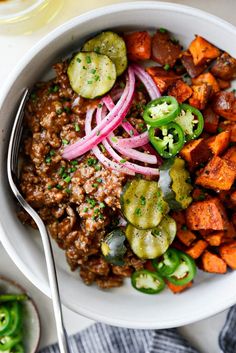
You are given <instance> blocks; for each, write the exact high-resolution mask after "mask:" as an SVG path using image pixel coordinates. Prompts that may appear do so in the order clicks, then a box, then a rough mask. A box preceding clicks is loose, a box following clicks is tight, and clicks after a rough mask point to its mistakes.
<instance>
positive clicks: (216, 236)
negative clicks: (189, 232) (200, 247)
mask: <svg viewBox="0 0 236 353" xmlns="http://www.w3.org/2000/svg"><path fill="white" fill-rule="evenodd" d="M224 234H225V233H224V231H219V232H213V233H211V234H209V235H207V236H206V237H205V239H206V241H207V242H208V243H209V245H211V246H219V245H220V244H221V242H222V239H223V237H224Z"/></svg>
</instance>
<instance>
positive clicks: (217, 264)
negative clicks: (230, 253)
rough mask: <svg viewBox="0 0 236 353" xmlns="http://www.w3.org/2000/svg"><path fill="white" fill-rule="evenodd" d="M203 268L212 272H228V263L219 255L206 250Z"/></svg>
mask: <svg viewBox="0 0 236 353" xmlns="http://www.w3.org/2000/svg"><path fill="white" fill-rule="evenodd" d="M202 266H203V270H204V271H206V272H211V273H222V274H223V273H226V271H227V265H226V263H225V262H224V260H222V259H221V258H220V257H219V256H218V255H216V254H213V253H211V252H210V251H208V250H205V252H204V254H203V255H202Z"/></svg>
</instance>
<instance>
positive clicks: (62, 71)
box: [19, 63, 146, 288]
mask: <svg viewBox="0 0 236 353" xmlns="http://www.w3.org/2000/svg"><path fill="white" fill-rule="evenodd" d="M54 69H55V71H56V74H57V76H56V78H55V79H54V80H52V81H50V82H47V83H40V84H38V85H37V86H36V87H35V89H34V91H33V93H32V94H31V97H30V100H29V101H28V104H27V107H26V110H25V117H24V125H25V129H24V136H23V143H22V146H23V148H22V156H23V166H22V172H21V178H20V187H21V191H22V193H23V195H24V197H25V198H26V200H27V201H28V202H29V203H30V204H31V205H32V207H33V208H34V209H36V211H37V212H38V213H39V215H40V217H41V218H42V219H43V221H44V222H45V223H46V225H47V227H48V230H49V232H50V235H51V236H52V238H53V239H55V241H56V242H57V243H58V245H59V247H60V248H62V249H63V250H64V251H65V255H66V259H67V261H68V264H69V265H70V267H71V269H72V270H76V269H77V268H78V267H80V276H81V278H82V279H83V281H84V282H85V283H86V284H88V285H89V284H92V283H94V282H96V283H97V285H98V286H100V287H101V288H111V287H117V286H120V285H121V284H122V282H123V278H125V277H129V276H130V275H131V274H132V272H133V271H134V269H140V268H142V267H143V262H142V261H141V260H139V259H138V258H137V257H136V256H135V255H134V254H133V253H132V252H131V251H130V250H129V251H128V253H127V255H126V258H125V265H124V266H121V267H119V266H113V265H110V264H108V263H107V262H105V261H104V259H103V258H102V255H101V251H100V243H101V241H102V239H103V238H104V236H105V235H106V234H107V233H108V232H109V231H110V230H111V229H112V227H115V225H116V224H117V222H118V219H119V216H120V207H121V206H120V194H121V191H122V188H123V185H124V184H125V183H126V181H127V176H126V175H124V174H121V173H118V172H114V171H111V170H108V169H106V168H104V167H103V166H102V165H101V164H100V163H99V162H98V160H97V159H96V158H95V156H94V155H93V154H92V153H91V152H90V153H87V154H85V155H84V156H83V157H82V158H79V159H77V160H74V161H66V160H63V159H62V156H61V152H62V150H63V147H64V146H65V145H67V144H69V143H73V142H75V141H76V140H78V139H79V138H81V137H83V136H84V134H85V133H84V120H85V114H86V111H87V109H88V107H91V106H93V105H96V104H97V103H98V101H96V100H93V101H91V100H85V99H83V98H79V99H78V98H77V97H76V95H75V93H74V92H73V90H72V89H71V87H70V84H69V81H68V76H67V74H66V70H67V63H59V64H56V65H55V66H54ZM75 99H76V101H77V104H73V102H74V101H75ZM145 103H146V97H145V93H143V92H142V91H137V93H136V96H135V99H134V102H133V105H132V109H131V110H130V114H129V117H127V118H128V119H129V121H130V122H131V123H132V125H133V126H135V127H136V128H137V129H138V131H140V132H141V131H143V124H142V120H140V119H139V115H140V113H141V112H142V109H143V106H144V104H145ZM124 136H125V135H124ZM19 218H20V219H21V221H22V222H23V223H28V224H30V225H31V226H34V227H35V224H34V223H33V222H32V220H31V219H30V218H29V216H28V215H26V214H25V213H24V212H23V211H20V212H19ZM127 247H128V244H127Z"/></svg>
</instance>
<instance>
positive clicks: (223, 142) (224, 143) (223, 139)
mask: <svg viewBox="0 0 236 353" xmlns="http://www.w3.org/2000/svg"><path fill="white" fill-rule="evenodd" d="M229 142H230V132H229V131H223V132H221V133H219V134H218V135H215V136H212V137H210V138H209V139H207V144H208V146H209V148H210V150H211V151H212V153H213V154H215V155H216V156H218V155H220V154H221V153H222V152H223V151H224V150H226V148H227V147H228V145H229Z"/></svg>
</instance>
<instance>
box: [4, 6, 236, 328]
mask: <svg viewBox="0 0 236 353" xmlns="http://www.w3.org/2000/svg"><path fill="white" fill-rule="evenodd" d="M157 27H164V28H167V29H169V30H170V31H171V32H173V33H174V34H175V37H176V38H178V39H180V41H181V43H183V44H184V45H185V46H187V45H188V44H189V43H190V41H191V40H192V39H193V38H194V35H195V34H199V35H201V36H203V37H205V38H207V39H208V40H209V41H210V42H212V43H214V44H216V45H217V46H219V47H220V48H222V49H224V50H225V51H228V52H229V53H230V54H231V55H233V56H236V46H235V38H236V29H235V27H233V26H232V25H230V24H229V23H226V22H225V21H223V20H221V19H219V18H217V17H215V16H212V15H210V14H208V13H205V12H203V11H200V10H197V9H194V8H190V7H186V6H182V5H177V4H171V3H161V2H147V1H143V2H134V3H126V4H125V3H123V4H117V5H113V6H109V7H105V8H102V9H96V10H94V11H91V12H89V13H86V14H84V15H82V16H80V17H77V18H74V19H72V20H71V21H69V22H67V23H65V24H63V25H62V26H60V27H59V28H57V29H56V30H54V31H53V32H52V33H50V34H49V35H47V36H46V37H45V38H43V39H42V40H41V41H40V42H39V43H38V44H37V45H36V46H35V47H34V48H32V49H31V50H30V51H29V52H28V53H27V54H26V55H25V57H24V58H23V59H22V61H21V62H20V63H19V65H18V66H17V67H16V69H15V70H14V72H12V74H11V76H10V78H9V80H8V82H7V84H6V85H5V88H4V89H3V90H2V94H1V97H0V105H1V104H2V107H1V111H0V136H1V137H0V151H1V152H0V173H1V176H0V200H1V213H0V220H1V225H2V231H1V232H0V233H1V240H2V243H3V245H4V247H5V248H6V250H7V251H8V253H9V255H10V256H11V258H12V260H13V261H14V262H15V263H16V265H17V266H18V267H19V268H20V269H21V271H22V272H23V273H24V274H25V276H26V277H28V279H29V280H30V281H31V282H32V283H34V284H35V285H36V286H37V287H38V288H39V289H40V290H41V291H42V292H44V293H45V294H47V295H48V296H50V290H49V285H48V280H47V272H46V265H45V260H44V254H43V251H42V246H41V240H40V237H39V235H38V233H37V232H35V231H32V230H31V229H30V228H27V227H25V226H23V225H22V224H21V223H20V221H19V220H18V218H17V216H16V213H15V201H14V199H13V197H12V194H11V192H10V190H9V187H8V183H7V176H6V151H7V146H8V137H9V132H10V130H11V126H12V120H13V118H14V113H15V110H16V108H17V104H18V102H19V97H20V95H21V93H22V90H23V89H24V88H25V87H32V86H33V84H34V83H35V82H37V81H38V80H41V79H42V77H43V75H45V74H46V73H47V72H48V71H49V70H50V68H51V65H52V64H53V63H55V62H56V61H57V60H61V58H63V57H64V56H66V55H68V53H70V52H73V51H75V50H76V49H78V48H79V46H80V44H81V43H82V42H83V41H84V40H85V39H86V38H88V37H89V36H91V35H93V34H94V33H97V32H99V31H101V30H105V29H108V28H109V29H112V28H113V29H117V30H120V29H122V30H131V29H141V28H142V29H155V28H157ZM54 248H55V254H56V260H57V269H58V276H59V282H60V289H61V295H62V301H63V303H64V304H65V305H66V306H67V307H69V308H70V309H72V310H74V311H76V312H78V313H79V314H82V315H84V316H86V317H89V318H91V319H94V320H97V321H103V322H106V323H110V324H113V325H116V326H125V327H132V328H156V329H161V328H168V327H176V326H180V325H184V324H188V323H191V322H194V321H197V320H200V319H203V318H206V317H208V316H210V315H214V314H216V313H217V312H220V311H221V310H224V309H226V308H228V307H229V306H231V305H233V304H235V303H236V286H235V283H236V272H231V273H228V274H227V275H209V274H206V273H201V271H199V274H198V276H197V280H196V282H195V284H194V286H193V287H192V288H191V289H190V290H188V291H186V292H184V293H182V294H180V295H175V296H174V295H173V294H172V293H170V292H169V291H167V290H166V291H164V292H163V293H161V294H160V295H156V296H148V295H143V294H141V293H138V292H137V291H135V290H133V289H132V288H131V286H130V282H129V281H127V283H126V285H124V286H123V287H121V288H118V289H113V290H109V291H102V290H100V289H98V288H97V287H95V286H92V287H87V286H85V285H84V284H83V283H82V282H81V280H80V277H79V274H78V273H77V272H76V273H71V272H70V271H69V269H68V265H67V264H66V261H65V258H64V254H63V252H62V251H60V250H58V248H57V247H56V246H55V247H54Z"/></svg>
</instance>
